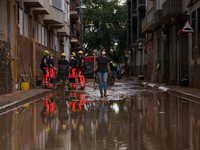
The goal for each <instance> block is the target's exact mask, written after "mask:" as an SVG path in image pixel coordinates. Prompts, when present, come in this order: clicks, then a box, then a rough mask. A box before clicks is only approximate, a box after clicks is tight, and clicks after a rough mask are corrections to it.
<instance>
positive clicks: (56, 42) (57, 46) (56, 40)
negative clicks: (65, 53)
mask: <svg viewBox="0 0 200 150" xmlns="http://www.w3.org/2000/svg"><path fill="white" fill-rule="evenodd" d="M55 48H56V49H55V51H56V52H59V45H58V37H56V36H55Z"/></svg>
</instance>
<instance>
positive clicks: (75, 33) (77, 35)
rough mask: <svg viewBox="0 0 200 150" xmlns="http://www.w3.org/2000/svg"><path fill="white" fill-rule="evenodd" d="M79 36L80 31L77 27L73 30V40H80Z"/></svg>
mask: <svg viewBox="0 0 200 150" xmlns="http://www.w3.org/2000/svg"><path fill="white" fill-rule="evenodd" d="M79 37H80V34H79V31H78V30H76V29H74V30H73V31H72V32H71V40H77V41H79Z"/></svg>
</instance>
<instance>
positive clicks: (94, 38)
mask: <svg viewBox="0 0 200 150" xmlns="http://www.w3.org/2000/svg"><path fill="white" fill-rule="evenodd" d="M83 2H84V5H85V6H86V7H87V9H83V25H84V32H83V33H84V36H83V42H84V43H85V44H87V47H86V52H88V53H89V54H91V52H92V50H93V49H98V50H100V49H101V48H103V47H105V48H106V50H107V54H108V55H109V56H110V58H111V59H113V60H115V61H117V62H118V61H119V60H124V50H125V49H126V42H127V36H126V35H127V30H126V18H127V17H126V16H127V15H126V5H125V4H124V5H119V0H110V1H108V0H84V1H83ZM92 22H93V25H91V23H92ZM106 23H107V24H106ZM107 25H108V26H109V28H108V26H107ZM115 43H117V46H115ZM111 49H114V50H115V51H113V52H111V51H110V50H111Z"/></svg>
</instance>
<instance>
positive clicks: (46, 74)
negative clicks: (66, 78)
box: [41, 50, 49, 88]
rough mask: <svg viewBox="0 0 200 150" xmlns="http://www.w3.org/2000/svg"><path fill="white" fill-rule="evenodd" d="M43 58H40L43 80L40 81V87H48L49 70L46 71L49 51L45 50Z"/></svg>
mask: <svg viewBox="0 0 200 150" xmlns="http://www.w3.org/2000/svg"><path fill="white" fill-rule="evenodd" d="M43 54H44V56H43V57H42V64H41V65H42V71H43V79H42V87H43V88H47V87H48V78H49V69H48V63H47V62H48V58H49V51H48V50H45V51H44V52H43Z"/></svg>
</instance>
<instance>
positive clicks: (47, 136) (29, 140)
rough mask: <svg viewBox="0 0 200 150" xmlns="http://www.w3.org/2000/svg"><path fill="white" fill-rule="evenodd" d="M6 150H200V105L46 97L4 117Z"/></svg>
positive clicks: (154, 98)
mask: <svg viewBox="0 0 200 150" xmlns="http://www.w3.org/2000/svg"><path fill="white" fill-rule="evenodd" d="M0 128H1V130H0V149H2V150H15V149H16V150H29V149H30V150H34V149H35V150H63V149H66V150H90V149H91V150H95V149H96V150H103V149H105V150H113V149H116V150H117V149H119V150H126V149H128V150H145V149H152V150H168V149H169V150H172V149H175V150H183V149H196V150H197V149H200V145H199V143H200V138H199V135H200V104H199V103H194V102H191V101H188V100H184V99H181V98H178V97H174V96H172V95H168V94H167V93H162V92H152V91H149V92H143V93H140V94H136V95H135V96H132V97H131V99H126V100H116V101H115V100H98V101H95V100H94V101H92V100H91V98H90V100H89V101H88V100H87V97H86V96H85V93H77V92H70V93H68V95H67V96H66V95H65V94H63V95H60V96H58V95H56V94H55V95H51V94H50V95H47V96H46V97H43V98H41V100H39V101H36V102H33V103H30V104H28V105H24V106H22V107H20V108H17V109H14V110H12V111H10V112H7V113H5V114H2V115H1V116H0Z"/></svg>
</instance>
